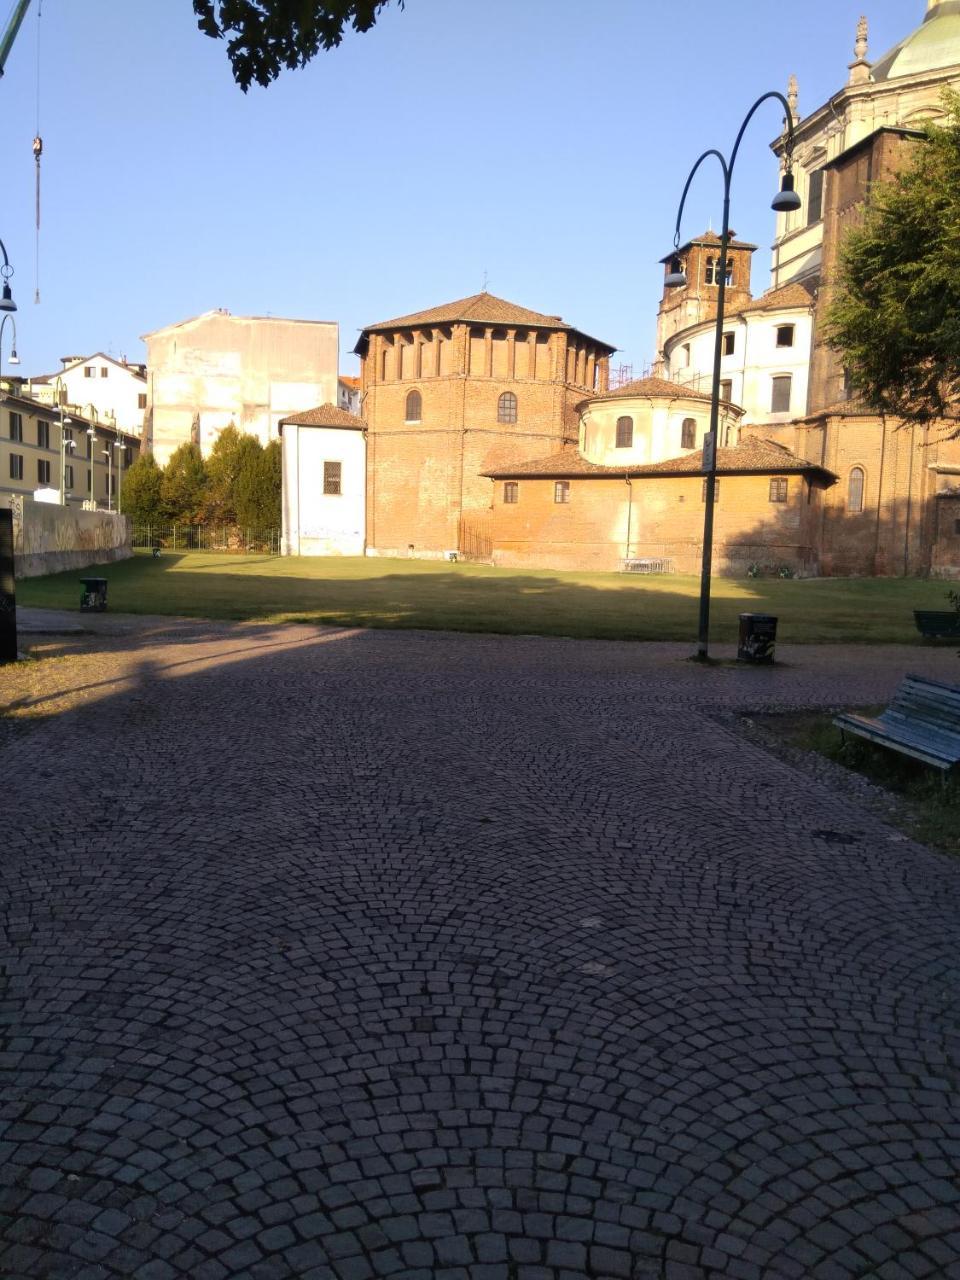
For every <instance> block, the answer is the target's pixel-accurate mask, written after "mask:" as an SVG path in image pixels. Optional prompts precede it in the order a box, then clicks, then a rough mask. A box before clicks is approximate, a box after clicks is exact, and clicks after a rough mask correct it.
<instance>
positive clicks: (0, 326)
mask: <svg viewBox="0 0 960 1280" xmlns="http://www.w3.org/2000/svg"><path fill="white" fill-rule="evenodd" d="M8 320H9V321H10V323H11V324H12V325H13V346H12V347H11V348H10V363H11V364H19V363H20V357H19V356H18V355H17V322H16V320H14V318H13V315H12V313H11V312H9V311H8V312H7V313H6V314H5V315H4V317H3V319H2V320H0V384H2V381H3V331H4V329H5V328H6V327H7V321H8Z"/></svg>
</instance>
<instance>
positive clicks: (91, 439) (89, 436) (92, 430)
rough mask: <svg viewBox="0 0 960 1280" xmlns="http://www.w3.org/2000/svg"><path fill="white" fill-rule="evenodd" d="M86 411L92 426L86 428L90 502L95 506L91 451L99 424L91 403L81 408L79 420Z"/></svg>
mask: <svg viewBox="0 0 960 1280" xmlns="http://www.w3.org/2000/svg"><path fill="white" fill-rule="evenodd" d="M88 409H89V410H90V413H91V416H92V423H93V425H92V426H89V427H87V439H88V440H89V442H90V444H89V448H88V450H87V456H88V457H89V459H90V501H91V502H92V503H93V504H94V506H96V498H95V497H94V493H93V472H94V469H95V466H96V458H95V457H94V452H93V451H94V447H95V446H96V442H97V427H98V426H99V424H100V414H99V413H98V412H97V406H96V405H95V404H92V403H90V404H85V405H84V406H83V408H82V409H81V410H80V416H81V418H82V417H84V415H85V414H86V412H87V410H88Z"/></svg>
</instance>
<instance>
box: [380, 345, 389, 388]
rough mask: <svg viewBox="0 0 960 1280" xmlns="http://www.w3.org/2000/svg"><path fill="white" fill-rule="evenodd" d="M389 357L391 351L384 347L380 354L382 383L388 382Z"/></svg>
mask: <svg viewBox="0 0 960 1280" xmlns="http://www.w3.org/2000/svg"><path fill="white" fill-rule="evenodd" d="M388 355H389V351H388V350H387V348H386V347H384V348H383V350H382V351H381V352H380V381H381V382H386V380H387V357H388Z"/></svg>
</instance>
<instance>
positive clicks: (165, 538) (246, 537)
mask: <svg viewBox="0 0 960 1280" xmlns="http://www.w3.org/2000/svg"><path fill="white" fill-rule="evenodd" d="M133 546H134V547H135V548H138V547H139V548H144V547H146V548H156V549H159V550H161V551H224V552H233V553H234V554H235V555H236V554H242V553H243V552H248V551H256V552H259V553H260V554H262V555H269V556H278V555H279V554H280V530H279V529H255V528H250V527H249V526H246V525H238V524H140V525H135V526H134V530H133Z"/></svg>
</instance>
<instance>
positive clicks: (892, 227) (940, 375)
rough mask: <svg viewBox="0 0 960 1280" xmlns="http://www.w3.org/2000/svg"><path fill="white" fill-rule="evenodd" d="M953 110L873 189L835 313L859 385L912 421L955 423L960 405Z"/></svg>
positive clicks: (952, 100) (870, 400) (957, 156)
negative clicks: (907, 159)
mask: <svg viewBox="0 0 960 1280" xmlns="http://www.w3.org/2000/svg"><path fill="white" fill-rule="evenodd" d="M945 105H946V108H947V110H948V113H949V114H948V117H947V119H946V121H945V122H944V123H943V124H929V125H928V126H927V127H926V129H925V135H926V136H925V139H924V140H923V141H922V142H919V143H918V144H917V151H916V154H915V156H914V157H913V159H912V161H911V163H909V164H908V165H907V166H906V168H905V169H904V170H903V171H902V172H901V173H900V174H899V175H898V176H897V177H896V178H895V179H893V180H892V181H890V182H886V183H882V184H877V185H876V186H875V187H874V188H873V189H872V190H871V193H870V198H869V204H868V205H867V208H866V211H865V214H864V219H863V222H862V224H861V225H860V226H859V227H857V228H855V229H853V230H852V231H850V232H849V234H848V235H847V237H846V238H845V240H844V242H843V245H842V247H841V251H840V264H839V272H838V277H837V281H836V284H837V294H836V296H835V298H834V301H833V303H832V304H831V306H830V309H829V312H828V317H827V330H826V333H827V340H828V342H829V343H830V345H831V346H832V347H833V348H834V349H835V350H836V351H838V352H839V353H840V355H841V357H842V359H843V361H844V364H845V366H846V368H847V369H848V370H849V375H850V383H851V386H852V389H853V390H854V391H855V392H857V393H858V394H859V395H860V396H861V397H862V398H863V400H865V401H866V403H867V404H868V405H869V406H870V407H871V408H873V409H874V410H876V411H878V412H881V413H888V414H892V415H894V416H896V417H899V418H903V419H904V420H906V421H908V422H919V423H924V422H929V421H930V420H931V419H932V418H940V417H947V416H949V417H954V416H956V415H957V405H958V400H960V95H958V94H956V93H949V94H947V95H945ZM958 433H960V427H958V431H957V433H955V434H958Z"/></svg>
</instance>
